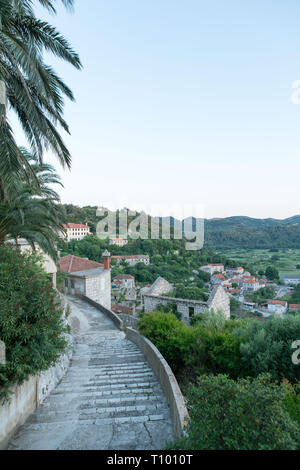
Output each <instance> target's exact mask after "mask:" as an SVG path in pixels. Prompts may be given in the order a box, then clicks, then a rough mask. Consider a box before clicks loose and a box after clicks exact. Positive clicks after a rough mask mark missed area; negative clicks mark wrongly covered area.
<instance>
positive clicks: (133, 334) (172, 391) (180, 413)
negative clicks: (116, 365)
mask: <svg viewBox="0 0 300 470" xmlns="http://www.w3.org/2000/svg"><path fill="white" fill-rule="evenodd" d="M125 332H126V336H127V338H128V339H129V340H130V341H132V342H133V343H135V344H136V345H137V346H138V347H139V348H140V350H141V351H142V352H143V354H144V356H145V357H146V359H147V361H148V363H149V364H150V366H151V367H152V370H153V372H154V373H155V375H156V377H157V378H158V381H159V383H160V385H161V387H162V389H163V391H164V393H165V396H166V398H167V400H168V403H169V406H170V412H171V418H172V424H173V431H174V435H175V437H176V438H178V437H180V436H182V434H183V432H184V427H185V425H186V423H187V420H188V419H189V415H188V411H187V408H186V406H185V402H184V398H183V396H182V393H181V390H180V388H179V385H178V383H177V380H176V378H175V376H174V374H173V372H172V369H171V367H170V366H169V364H168V363H167V361H166V360H165V359H164V357H163V356H162V354H161V353H160V352H159V350H158V349H157V348H156V347H155V346H154V344H153V343H151V341H149V340H148V339H147V338H145V337H144V336H142V335H140V334H139V333H138V332H137V331H136V330H134V329H132V328H126V331H125Z"/></svg>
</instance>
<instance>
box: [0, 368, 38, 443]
mask: <svg viewBox="0 0 300 470" xmlns="http://www.w3.org/2000/svg"><path fill="white" fill-rule="evenodd" d="M37 381H38V378H37V377H36V376H35V377H30V379H29V380H27V381H26V382H24V383H23V384H22V385H20V386H14V387H12V389H11V391H12V395H11V398H10V402H9V403H6V404H5V405H2V406H0V449H1V450H3V449H6V447H7V445H8V443H9V441H10V439H11V438H12V436H13V435H14V433H15V432H16V430H17V428H18V427H19V426H21V425H22V424H24V423H25V421H26V419H27V418H28V416H29V415H31V413H33V412H34V410H35V409H36V407H37Z"/></svg>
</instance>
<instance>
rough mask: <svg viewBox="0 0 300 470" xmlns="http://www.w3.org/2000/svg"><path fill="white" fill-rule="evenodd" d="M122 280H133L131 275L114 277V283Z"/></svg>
mask: <svg viewBox="0 0 300 470" xmlns="http://www.w3.org/2000/svg"><path fill="white" fill-rule="evenodd" d="M122 279H134V277H133V276H131V274H118V276H116V277H114V281H118V280H122Z"/></svg>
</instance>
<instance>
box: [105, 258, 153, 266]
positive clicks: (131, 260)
mask: <svg viewBox="0 0 300 470" xmlns="http://www.w3.org/2000/svg"><path fill="white" fill-rule="evenodd" d="M111 259H112V260H116V262H117V264H118V265H119V264H121V262H122V261H123V260H124V261H126V263H127V264H128V265H129V266H135V265H136V264H137V263H144V264H145V265H146V266H147V265H149V264H150V257H149V255H127V256H120V255H116V256H112V257H111Z"/></svg>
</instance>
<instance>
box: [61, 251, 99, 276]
mask: <svg viewBox="0 0 300 470" xmlns="http://www.w3.org/2000/svg"><path fill="white" fill-rule="evenodd" d="M58 266H59V270H60V271H64V272H65V273H76V272H79V271H87V270H89V269H95V268H103V264H101V263H97V261H91V260H89V259H87V258H80V257H79V256H75V255H67V256H63V257H62V258H60V260H59V263H58Z"/></svg>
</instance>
